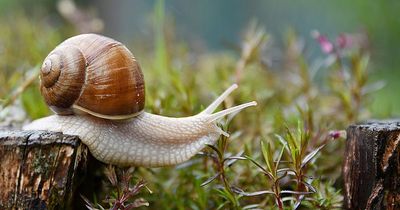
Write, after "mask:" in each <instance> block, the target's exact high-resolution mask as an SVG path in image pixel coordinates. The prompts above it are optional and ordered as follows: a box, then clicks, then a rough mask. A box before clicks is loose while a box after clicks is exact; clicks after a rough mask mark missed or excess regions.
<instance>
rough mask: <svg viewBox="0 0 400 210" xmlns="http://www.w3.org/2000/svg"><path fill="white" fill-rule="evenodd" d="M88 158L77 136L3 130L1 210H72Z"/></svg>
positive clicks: (0, 145) (0, 134) (0, 144)
mask: <svg viewBox="0 0 400 210" xmlns="http://www.w3.org/2000/svg"><path fill="white" fill-rule="evenodd" d="M87 154H88V149H87V147H86V146H85V145H83V144H82V143H81V142H80V140H79V138H78V137H76V136H69V135H63V134H62V133H55V132H44V131H10V130H0V209H65V208H71V199H72V196H73V191H74V190H75V188H76V187H77V185H78V183H79V179H81V178H82V177H83V176H82V173H84V171H85V169H86V164H87Z"/></svg>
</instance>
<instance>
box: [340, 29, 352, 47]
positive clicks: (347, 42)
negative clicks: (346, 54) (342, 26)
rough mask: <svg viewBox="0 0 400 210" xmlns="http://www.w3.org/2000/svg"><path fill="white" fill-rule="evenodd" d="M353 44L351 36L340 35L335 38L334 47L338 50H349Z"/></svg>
mask: <svg viewBox="0 0 400 210" xmlns="http://www.w3.org/2000/svg"><path fill="white" fill-rule="evenodd" d="M352 43H353V39H352V37H351V35H349V34H344V33H341V34H340V35H339V36H338V37H336V45H337V46H338V47H339V48H340V49H344V48H350V47H351V45H352Z"/></svg>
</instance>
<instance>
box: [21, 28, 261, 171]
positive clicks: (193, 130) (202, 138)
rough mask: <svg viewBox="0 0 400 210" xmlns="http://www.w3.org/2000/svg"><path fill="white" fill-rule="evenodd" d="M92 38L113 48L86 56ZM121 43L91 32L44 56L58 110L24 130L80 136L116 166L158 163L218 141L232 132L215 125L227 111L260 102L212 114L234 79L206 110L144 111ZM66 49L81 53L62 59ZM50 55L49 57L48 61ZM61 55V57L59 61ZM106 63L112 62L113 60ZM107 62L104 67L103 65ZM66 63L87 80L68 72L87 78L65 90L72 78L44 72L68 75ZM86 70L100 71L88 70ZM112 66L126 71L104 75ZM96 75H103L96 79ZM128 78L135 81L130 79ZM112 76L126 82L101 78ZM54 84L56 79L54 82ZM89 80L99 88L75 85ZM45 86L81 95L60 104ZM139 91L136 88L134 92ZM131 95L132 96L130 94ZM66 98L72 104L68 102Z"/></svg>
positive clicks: (139, 78)
mask: <svg viewBox="0 0 400 210" xmlns="http://www.w3.org/2000/svg"><path fill="white" fill-rule="evenodd" d="M79 37H81V38H79ZM90 37H91V38H90ZM71 40H72V41H71ZM96 40H97V41H96ZM99 40H100V41H99ZM87 42H88V43H87ZM94 43H98V44H100V45H106V46H114V47H109V48H107V47H106V48H101V47H102V46H100V48H101V49H103V51H102V50H98V51H96V53H95V54H96V55H97V56H93V55H92V56H90V55H89V56H85V55H86V54H90V53H92V50H93V49H94V48H95V47H96V46H94V45H95V44H94ZM121 45H122V44H120V43H119V42H116V41H113V40H112V39H110V38H106V37H103V36H100V35H95V34H89V35H79V36H76V37H73V38H70V39H68V40H66V41H64V42H63V43H62V44H61V45H60V46H58V47H56V48H55V49H54V50H53V51H52V52H51V53H50V54H49V56H48V57H47V58H46V59H45V61H44V64H43V66H42V70H41V76H40V77H41V92H42V95H43V96H44V98H45V101H46V103H47V104H48V105H49V106H50V108H51V109H52V110H53V111H55V112H56V113H57V114H56V115H52V116H49V117H45V118H41V119H38V120H35V121H33V122H32V123H30V124H28V125H27V126H25V127H24V129H25V130H48V131H56V132H63V133H65V134H70V135H77V136H79V138H80V139H81V140H82V142H83V143H84V144H85V145H87V146H88V148H89V150H90V152H91V153H92V154H93V156H94V157H95V158H97V159H98V160H100V161H102V162H105V163H109V164H114V165H117V166H145V167H160V166H168V165H175V164H179V163H182V162H184V161H186V160H188V159H190V158H191V157H192V156H194V155H195V154H196V153H198V152H199V151H200V150H202V149H203V148H204V147H205V146H206V145H207V144H214V143H215V142H216V141H217V140H218V138H219V136H220V135H226V136H228V134H227V133H226V132H224V131H223V130H221V128H219V127H218V126H217V122H218V121H219V120H221V119H222V118H223V117H224V116H226V115H229V114H232V113H237V112H239V111H241V110H242V109H244V108H246V107H249V106H255V105H256V102H254V101H253V102H248V103H245V104H241V105H238V106H234V107H231V108H228V109H225V110H222V111H219V112H216V113H213V112H214V111H215V110H216V108H217V107H218V106H219V105H220V104H221V103H222V102H223V101H224V99H225V98H226V97H227V96H228V95H229V94H230V93H231V92H232V91H233V90H234V89H236V88H237V85H235V84H234V85H232V86H231V87H229V88H228V89H227V90H226V91H225V92H224V93H223V94H221V95H220V96H219V97H218V98H217V99H216V100H215V101H214V102H212V103H211V104H210V105H209V106H208V107H207V108H206V109H205V110H203V111H202V112H201V113H199V114H197V115H194V116H190V117H181V118H173V117H165V116H159V115H155V114H151V113H147V112H144V111H143V107H144V81H143V74H142V72H141V70H140V67H139V65H138V64H137V62H136V60H135V59H134V57H133V55H132V54H131V53H130V52H129V50H127V49H126V48H125V47H124V46H123V47H121ZM81 48H82V49H81ZM113 48H117V49H118V48H121V49H122V52H123V53H122V54H124V55H121V53H120V52H118V53H115V52H113V51H114V50H116V49H113ZM70 49H72V50H70ZM88 49H92V50H88ZM96 49H97V48H96ZM104 49H106V50H104ZM62 50H70V51H69V52H73V53H77V54H78V55H76V57H74V56H75V55H74V56H72V55H69V54H68V53H66V54H67V57H68V56H69V57H70V58H69V59H65V60H63V58H60V57H61V56H62V55H63V53H61V51H62ZM118 50H119V49H118ZM78 51H79V52H78ZM110 51H111V52H110ZM125 51H127V52H125ZM107 53H111V54H112V55H115V54H116V55H118V56H112V57H113V58H112V59H108V58H104V57H107ZM114 53H115V54H114ZM125 53H127V54H125ZM79 54H82V55H84V57H83V58H78V56H80V55H79ZM103 54H104V55H103ZM99 55H101V56H99ZM54 57H56V58H54ZM57 57H58V58H57ZM121 57H122V59H123V60H124V61H123V62H122V63H123V65H121V66H118V65H119V63H121V62H119V61H115V59H120V58H121ZM50 58H51V60H50V62H49V59H50ZM100 58H102V59H105V60H106V62H105V63H104V61H103V62H100V61H97V59H100ZM60 60H61V62H59V61H60ZM82 60H83V61H84V62H83V61H82ZM67 61H68V62H72V64H71V65H69V64H68V65H67V63H68V62H67ZM94 61H95V62H94ZM107 62H111V63H113V64H112V65H109V64H108V63H107ZM58 63H61V64H62V65H61V67H58V66H56V65H55V64H58ZM82 63H83V64H82ZM93 63H96V65H100V64H101V63H102V65H100V66H99V67H96V68H99V69H100V70H96V68H94V67H93V66H91V65H92V64H93ZM117 64H118V65H117ZM104 65H105V66H106V67H104ZM66 66H68V68H69V66H73V68H84V72H86V74H85V75H84V77H83V79H79V78H81V76H80V74H81V73H70V74H72V75H73V76H76V75H78V76H77V78H78V79H74V80H73V81H77V80H80V81H83V84H82V85H73V86H70V87H67V88H66V89H65V88H64V89H63V87H62V86H63V83H66V82H67V81H71V80H72V79H64V80H61V81H62V83H61V84H58V83H56V82H53V81H51V82H49V81H47V80H50V79H49V78H50V77H46V76H48V75H53V76H52V77H53V78H58V80H60V77H61V76H62V75H66V74H67V73H64V72H63V71H65V70H63V68H65V67H66ZM57 69H61V73H57V72H56V73H54V72H52V71H54V70H57ZM89 70H90V71H89ZM68 71H72V70H68ZM75 71H77V70H75ZM78 71H81V70H78ZM88 71H89V72H91V71H98V72H95V73H89V74H87V72H88ZM110 71H111V72H112V71H115V73H117V72H119V71H120V72H122V75H123V76H116V78H118V79H108V77H107V76H105V77H103V76H104V75H107V74H108V73H110ZM90 74H92V75H90ZM136 74H138V75H136ZM54 75H56V76H54ZM93 75H95V76H96V77H94V78H95V80H96V82H93V81H94V80H93V78H91V76H93ZM110 75H113V74H110ZM98 78H101V79H100V80H97V79H98ZM130 78H132V79H134V80H135V81H130ZM125 79H126V80H125ZM114 80H115V81H117V82H118V83H123V84H116V85H106V84H105V83H103V82H106V81H108V82H110V81H114ZM50 83H54V84H52V86H50V85H49V84H50ZM92 83H93V84H92ZM125 83H130V84H125ZM91 85H95V86H97V85H100V87H91V88H92V90H91V91H92V92H91V91H89V92H88V91H87V90H85V89H83V90H82V89H78V88H77V87H78V86H80V87H83V88H86V87H90V86H91ZM46 86H50V89H56V88H58V89H59V90H62V91H66V92H68V91H70V90H74V91H77V90H78V91H79V93H67V95H68V96H69V95H73V96H75V95H78V97H76V98H75V99H73V100H72V103H71V102H70V101H68V100H67V99H61V100H60V101H61V102H62V103H61V105H58V104H56V103H54V101H56V99H52V98H51V99H46V97H48V96H49V95H50V96H51V97H53V96H54V97H55V96H57V97H58V95H57V94H58V93H54V94H53V93H51V94H50V93H49V94H47V92H46V91H50V90H47V89H46V88H49V87H46ZM109 87H112V88H115V87H117V90H118V91H121V92H122V95H118V93H117V92H118V91H116V90H113V89H112V90H106V89H107V88H109ZM97 89H99V90H100V93H99V94H96V91H94V90H97ZM67 90H68V91H67ZM51 91H52V90H51ZM135 91H138V92H137V93H136V92H135ZM132 92H133V93H132ZM125 96H126V97H127V98H128V99H125V98H124V99H123V100H124V101H123V102H122V104H123V105H119V102H110V101H113V100H114V99H117V98H120V97H125ZM129 96H132V97H131V98H129ZM85 97H88V98H85ZM92 99H94V100H95V102H92V103H88V104H92V105H93V104H95V106H99V107H96V109H95V110H90V109H91V108H90V107H89V106H87V105H86V104H85V103H84V102H85V100H92ZM96 100H100V101H101V102H100V104H99V102H98V101H97V102H96ZM66 102H68V103H67V104H64V103H66ZM102 104H111V105H110V106H111V107H112V106H113V105H114V104H116V105H115V106H116V107H122V108H125V106H127V107H130V108H125V109H124V110H121V108H117V109H116V110H115V111H114V110H112V109H111V108H110V107H105V109H102ZM110 110H111V111H110Z"/></svg>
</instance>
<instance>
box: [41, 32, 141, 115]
mask: <svg viewBox="0 0 400 210" xmlns="http://www.w3.org/2000/svg"><path fill="white" fill-rule="evenodd" d="M40 79H41V84H40V90H41V92H42V95H43V97H44V99H45V101H46V103H47V104H48V106H49V107H50V108H51V109H52V110H53V111H54V112H56V113H57V114H60V115H69V114H73V113H75V112H77V110H79V111H83V112H86V113H88V114H91V115H94V116H97V117H100V118H105V119H127V118H131V117H134V116H136V115H138V114H139V113H141V111H142V110H143V108H144V103H145V88H144V78H143V73H142V71H141V68H140V66H139V64H138V62H137V61H136V59H135V57H134V56H133V55H132V53H131V52H130V51H129V50H128V49H127V48H126V47H125V46H124V45H123V44H121V43H120V42H118V41H115V40H113V39H111V38H108V37H104V36H101V35H97V34H82V35H78V36H74V37H71V38H69V39H67V40H65V41H64V42H62V43H61V44H60V45H58V46H57V47H56V48H55V49H54V50H53V51H52V52H50V54H49V55H48V56H47V57H46V59H45V60H44V62H43V65H42V68H41V71H40Z"/></svg>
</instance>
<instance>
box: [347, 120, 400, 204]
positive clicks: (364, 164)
mask: <svg viewBox="0 0 400 210" xmlns="http://www.w3.org/2000/svg"><path fill="white" fill-rule="evenodd" d="M343 176H344V198H345V200H344V207H345V208H346V209H378V210H379V209H393V210H394V209H400V120H397V121H371V122H368V123H363V124H358V125H352V126H349V128H348V129H347V142H346V152H345V160H344V165H343Z"/></svg>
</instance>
